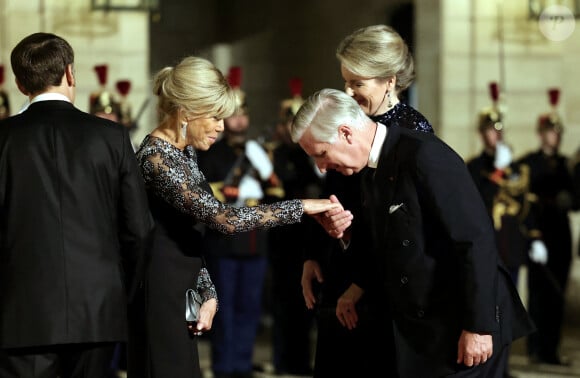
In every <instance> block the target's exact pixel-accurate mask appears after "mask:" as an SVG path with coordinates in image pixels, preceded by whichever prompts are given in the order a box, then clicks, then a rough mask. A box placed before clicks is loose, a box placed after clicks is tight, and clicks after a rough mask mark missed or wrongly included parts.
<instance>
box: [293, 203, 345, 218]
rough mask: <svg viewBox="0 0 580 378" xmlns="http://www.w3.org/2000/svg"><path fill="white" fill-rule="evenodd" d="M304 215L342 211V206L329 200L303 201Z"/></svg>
mask: <svg viewBox="0 0 580 378" xmlns="http://www.w3.org/2000/svg"><path fill="white" fill-rule="evenodd" d="M302 207H303V208H304V214H308V215H313V216H314V215H316V214H320V213H324V212H328V211H344V209H343V207H342V205H341V204H340V202H339V203H336V202H331V201H330V200H329V199H303V200H302Z"/></svg>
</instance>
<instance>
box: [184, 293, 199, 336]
mask: <svg viewBox="0 0 580 378" xmlns="http://www.w3.org/2000/svg"><path fill="white" fill-rule="evenodd" d="M202 303H203V300H202V298H201V295H199V293H198V292H197V291H196V290H194V289H187V290H186V291H185V323H186V324H187V330H188V331H189V335H190V336H192V337H193V336H199V335H201V331H199V330H198V329H197V321H198V320H199V310H200V309H201V304H202Z"/></svg>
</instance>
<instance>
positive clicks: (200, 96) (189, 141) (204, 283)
mask: <svg viewBox="0 0 580 378" xmlns="http://www.w3.org/2000/svg"><path fill="white" fill-rule="evenodd" d="M153 92H154V94H155V95H156V96H157V97H158V111H159V117H160V123H159V125H158V127H157V128H155V129H154V130H153V131H152V132H151V133H150V134H149V135H148V136H146V137H145V139H144V140H143V142H142V144H141V147H140V148H139V150H138V152H137V158H138V161H139V165H140V167H141V170H142V173H143V177H144V179H145V183H146V187H147V191H148V195H149V203H150V208H151V211H152V213H153V216H154V219H155V222H156V234H155V241H154V245H153V248H152V256H151V262H150V268H149V271H148V275H147V278H146V281H145V285H144V293H143V294H144V303H145V309H144V311H135V313H137V314H139V313H142V314H144V319H136V320H135V324H136V327H137V328H139V327H140V329H139V331H142V332H143V334H144V337H145V340H143V343H141V344H142V345H134V346H133V347H132V348H131V354H130V358H129V359H130V361H129V373H130V374H131V373H132V372H133V373H134V375H133V376H136V377H155V378H157V377H171V378H181V377H188V378H201V376H202V374H201V370H200V366H199V356H198V351H197V341H196V338H195V337H192V336H190V335H189V333H188V330H187V327H186V323H185V318H184V311H185V303H184V300H185V291H186V289H188V288H191V287H194V286H198V288H199V290H200V291H201V293H202V296H203V297H204V303H203V305H202V309H201V319H200V321H199V322H198V326H197V328H198V330H199V331H206V330H209V329H210V328H211V323H212V319H213V316H214V315H215V313H216V311H217V296H216V293H215V290H214V289H213V284H212V283H211V280H210V279H209V275H208V273H207V270H205V268H204V265H203V258H202V255H201V251H202V246H203V233H204V231H203V230H204V227H210V228H212V229H215V230H218V231H220V232H223V233H224V234H232V233H237V232H245V231H249V230H252V229H256V228H269V227H274V226H281V225H286V224H292V223H296V222H300V220H301V218H302V216H303V214H309V215H313V216H318V215H316V214H320V213H323V212H328V211H332V210H333V209H337V208H341V206H340V204H333V203H331V202H330V201H329V200H326V199H303V200H300V199H295V200H289V201H282V202H276V203H273V204H268V205H260V206H256V207H241V208H240V207H233V206H228V205H225V204H223V203H221V202H219V201H218V200H217V199H216V198H215V197H214V196H213V194H212V191H211V189H210V187H209V185H208V183H207V182H206V180H205V177H204V175H203V173H202V172H201V171H200V170H199V167H198V165H197V158H196V150H197V151H199V150H202V151H204V150H207V149H209V148H210V147H211V145H212V144H213V143H215V141H216V139H217V138H218V136H219V135H220V133H221V132H222V131H223V130H224V124H223V119H224V118H226V117H228V116H229V115H231V114H232V113H233V112H234V111H235V108H236V98H235V93H234V91H233V90H232V88H230V86H229V85H228V83H227V80H226V79H225V78H224V76H223V75H222V73H221V72H220V71H219V70H218V69H217V68H216V67H215V66H214V65H213V64H212V63H211V62H209V61H207V60H205V59H202V58H199V57H186V58H184V59H183V60H182V61H181V62H179V63H178V64H177V65H176V66H175V67H165V68H163V69H161V70H160V71H159V72H158V73H157V74H156V75H155V77H154V82H153ZM327 214H330V213H327ZM198 277H200V278H199V279H198ZM135 347H137V348H139V349H141V348H142V349H141V350H140V351H139V350H136V348H135ZM135 353H136V354H135ZM131 356H133V357H132V358H131ZM137 364H138V365H139V366H138V367H136V365H137ZM135 369H137V370H135ZM143 369H144V370H143ZM139 370H141V371H139Z"/></svg>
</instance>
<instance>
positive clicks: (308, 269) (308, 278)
mask: <svg viewBox="0 0 580 378" xmlns="http://www.w3.org/2000/svg"><path fill="white" fill-rule="evenodd" d="M315 279H316V281H318V282H319V283H322V282H323V281H324V277H323V276H322V270H321V269H320V265H318V262H317V261H315V260H306V261H305V262H304V265H303V266H302V278H301V280H300V283H301V284H302V296H303V297H304V302H305V303H306V307H307V308H308V309H309V310H312V309H313V308H314V305H315V304H316V295H315V294H314V290H312V281H314V280H315Z"/></svg>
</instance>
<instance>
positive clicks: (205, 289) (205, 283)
mask: <svg viewBox="0 0 580 378" xmlns="http://www.w3.org/2000/svg"><path fill="white" fill-rule="evenodd" d="M197 292H198V293H199V294H200V295H201V297H202V298H203V301H204V302H206V301H208V300H210V299H212V298H215V300H216V301H217V300H218V296H217V292H216V290H215V285H214V284H213V282H212V281H211V277H210V275H209V272H208V271H207V269H206V268H201V270H200V271H199V276H198V277H197ZM218 307H219V301H218Z"/></svg>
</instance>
